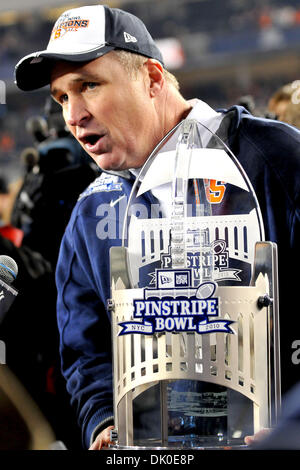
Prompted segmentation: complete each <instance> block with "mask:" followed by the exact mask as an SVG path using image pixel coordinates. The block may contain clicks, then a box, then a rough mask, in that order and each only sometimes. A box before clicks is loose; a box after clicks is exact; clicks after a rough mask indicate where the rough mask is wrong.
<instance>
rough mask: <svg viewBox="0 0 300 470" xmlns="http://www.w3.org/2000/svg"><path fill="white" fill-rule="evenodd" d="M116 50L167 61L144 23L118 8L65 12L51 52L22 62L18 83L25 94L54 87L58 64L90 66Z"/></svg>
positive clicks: (54, 33) (53, 36)
mask: <svg viewBox="0 0 300 470" xmlns="http://www.w3.org/2000/svg"><path fill="white" fill-rule="evenodd" d="M114 49H123V50H125V51H130V52H135V53H136V54H140V55H143V56H145V57H150V58H152V59H156V60H158V61H159V62H160V63H161V64H162V65H164V64H163V58H162V55H161V52H160V51H159V49H158V48H157V46H156V45H155V43H154V40H153V39H152V37H151V35H150V34H149V32H148V30H147V29H146V26H145V25H144V23H143V22H142V21H141V20H140V19H139V18H137V17H136V16H134V15H132V14H131V13H127V12H125V11H123V10H120V9H118V8H109V7H108V6H107V5H91V6H84V7H80V8H74V9H72V10H67V11H65V12H64V13H63V14H62V15H61V16H60V17H59V18H58V20H57V21H56V23H55V25H54V27H53V30H52V33H51V37H50V41H49V43H48V46H47V49H45V50H44V51H38V52H34V53H32V54H29V55H27V56H25V57H23V59H21V60H20V61H19V62H18V64H17V65H16V67H15V83H16V85H17V86H18V87H19V88H20V89H21V90H24V91H30V90H36V89H37V88H41V87H43V86H45V85H48V84H49V83H50V75H51V69H52V67H53V64H54V62H55V61H57V60H66V61H70V62H86V61H90V60H93V59H97V58H98V57H101V56H103V55H104V54H107V52H110V51H112V50H114Z"/></svg>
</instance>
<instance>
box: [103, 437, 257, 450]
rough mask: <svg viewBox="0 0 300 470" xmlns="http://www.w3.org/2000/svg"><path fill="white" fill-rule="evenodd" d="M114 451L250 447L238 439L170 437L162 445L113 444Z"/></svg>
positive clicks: (148, 441)
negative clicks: (233, 440) (228, 440)
mask: <svg viewBox="0 0 300 470" xmlns="http://www.w3.org/2000/svg"><path fill="white" fill-rule="evenodd" d="M109 448H110V449H114V450H157V451H159V450H182V451H186V450H242V449H247V448H248V446H247V445H246V444H245V443H244V442H243V440H241V439H236V440H235V442H232V441H231V442H227V440H226V439H224V440H222V442H221V441H220V440H219V439H218V438H217V437H215V438H213V437H211V438H209V439H207V437H205V438H201V437H198V436H189V437H187V436H171V437H170V436H169V439H168V443H167V444H162V442H161V441H160V440H156V439H143V440H141V441H137V442H135V444H133V445H131V446H130V445H120V444H117V443H116V444H112V445H110V446H109Z"/></svg>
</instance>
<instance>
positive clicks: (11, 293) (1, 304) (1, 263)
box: [0, 255, 18, 323]
mask: <svg viewBox="0 0 300 470" xmlns="http://www.w3.org/2000/svg"><path fill="white" fill-rule="evenodd" d="M17 275H18V265H17V263H16V262H15V260H14V259H12V258H11V257H10V256H6V255H1V256H0V323H1V322H2V320H3V319H4V316H5V314H6V313H7V311H8V310H9V308H10V306H11V305H12V303H13V301H14V300H15V298H16V297H17V295H18V291H17V290H16V289H14V288H13V287H12V286H11V284H12V283H13V281H14V280H15V279H16V277H17Z"/></svg>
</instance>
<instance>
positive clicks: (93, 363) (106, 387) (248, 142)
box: [56, 107, 300, 447]
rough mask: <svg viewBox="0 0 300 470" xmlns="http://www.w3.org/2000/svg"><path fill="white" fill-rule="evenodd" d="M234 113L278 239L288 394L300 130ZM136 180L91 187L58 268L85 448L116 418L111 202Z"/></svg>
mask: <svg viewBox="0 0 300 470" xmlns="http://www.w3.org/2000/svg"><path fill="white" fill-rule="evenodd" d="M226 116H227V118H228V119H227V121H226V122H227V132H226V134H227V143H228V145H229V147H230V148H231V150H232V151H233V153H234V154H235V156H236V157H237V158H238V160H239V161H240V163H241V165H242V166H243V168H244V170H245V171H246V173H247V175H248V177H249V179H250V181H251V183H252V185H253V188H254V190H255V192H256V195H257V197H258V201H259V204H260V207H261V211H262V216H263V221H264V226H265V239H266V240H269V241H273V242H276V243H277V244H278V253H279V277H280V279H279V281H280V302H281V307H280V308H281V312H280V315H281V317H280V321H281V325H280V326H281V354H282V383H283V391H285V389H288V388H290V386H291V385H293V384H294V383H296V382H297V380H298V378H299V376H300V374H299V372H298V370H299V367H300V365H297V364H294V363H293V362H292V359H291V357H292V354H293V352H294V351H293V349H292V347H293V346H292V344H293V342H294V341H295V340H297V339H299V340H300V328H299V327H300V311H299V310H300V308H299V305H297V302H296V301H294V300H293V289H295V287H296V280H293V279H292V280H291V279H290V276H291V275H292V274H293V270H295V272H297V266H296V262H298V263H299V256H298V252H297V250H298V249H299V246H298V247H297V246H296V244H297V240H299V238H298V237H299V233H300V232H299V221H300V211H299V195H300V178H299V175H300V132H299V131H298V130H297V129H295V128H293V127H291V126H288V125H286V124H283V123H281V122H277V121H271V120H268V119H260V118H255V117H253V116H252V115H250V114H249V113H247V112H246V111H245V109H244V108H241V107H233V108H231V109H229V110H228V111H226ZM132 184H133V179H126V178H123V177H122V176H120V177H119V176H112V175H108V174H105V173H103V174H102V175H101V176H100V177H99V178H98V179H97V180H96V181H95V182H94V183H92V184H91V185H90V187H89V188H88V189H87V190H86V191H85V192H84V193H83V194H82V195H81V197H80V199H79V201H78V202H77V204H76V206H75V208H74V210H73V214H72V216H71V219H70V222H69V224H68V227H67V229H66V232H65V235H64V238H63V241H62V245H61V249H60V255H59V260H58V265H57V274H56V279H57V289H58V327H59V332H60V353H61V361H62V372H63V374H64V376H65V378H66V381H67V389H68V391H69V393H70V395H71V402H72V404H73V406H74V407H76V410H77V415H78V422H79V425H80V426H81V429H82V436H83V443H84V446H85V447H89V445H90V443H91V436H92V435H93V431H94V430H95V428H97V430H98V431H99V429H102V428H104V427H106V426H107V425H109V424H112V422H113V395H112V364H111V363H112V357H111V332H110V316H109V312H108V311H107V310H106V302H107V299H108V298H109V297H110V274H109V248H110V247H111V246H112V245H120V234H119V230H120V226H119V222H118V220H119V213H118V211H119V210H120V209H121V202H122V200H121V199H120V202H119V203H116V204H115V205H114V206H113V207H111V206H110V203H111V201H116V200H117V199H118V198H121V196H123V195H126V196H127V197H128V196H129V194H130V191H131V188H132ZM124 199H125V198H124ZM105 204H106V206H105ZM108 220H109V224H108V225H107V226H106V227H105V226H104V222H105V224H106V223H107V221H108ZM105 229H107V230H110V231H111V233H110V237H108V238H106V239H101V238H99V236H100V234H101V233H103V230H105ZM114 230H115V233H114ZM114 235H115V238H112V237H113V236H114ZM297 256H298V261H297V259H296V258H297ZM298 304H299V302H298Z"/></svg>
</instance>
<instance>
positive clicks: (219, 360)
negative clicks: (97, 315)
mask: <svg viewBox="0 0 300 470" xmlns="http://www.w3.org/2000/svg"><path fill="white" fill-rule="evenodd" d="M276 253H277V252H276V246H275V245H274V244H272V243H269V242H265V241H264V230H263V224H262V219H261V214H260V209H259V205H258V202H257V198H256V196H255V194H254V191H253V189H252V187H251V184H250V183H249V181H248V178H247V176H246V175H245V173H244V171H243V169H242V168H241V167H240V165H239V163H238V161H237V160H236V159H235V157H234V155H233V154H232V153H231V152H230V150H229V149H228V148H227V147H226V145H225V144H224V143H223V141H222V140H221V139H220V137H218V135H217V134H213V133H211V132H210V131H209V130H208V129H207V128H205V126H202V125H201V124H199V123H198V122H196V121H194V120H188V119H187V120H185V121H183V122H182V123H181V124H180V125H179V126H177V128H176V129H174V132H172V133H171V135H170V136H168V139H166V141H165V142H163V143H162V144H161V145H160V146H158V148H157V149H156V150H155V151H154V152H153V154H151V155H150V157H149V159H148V160H147V162H146V163H145V165H144V167H143V168H142V170H141V172H140V174H139V177H138V178H137V180H136V183H135V185H134V187H133V189H132V193H131V196H130V199H129V201H128V206H127V212H126V216H125V221H124V232H123V246H121V247H113V248H111V252H110V257H111V299H110V301H109V308H110V310H111V314H112V341H113V367H114V414H115V427H116V433H117V444H116V447H117V448H132V447H137V448H222V447H228V446H232V447H236V446H243V445H244V437H245V436H246V435H250V434H253V433H255V432H257V431H258V430H259V429H261V428H263V427H270V426H271V425H272V424H273V422H274V420H275V419H276V414H277V411H278V408H279V406H280V385H279V384H280V370H279V360H278V359H279V340H278V337H279V322H278V295H277V290H278V287H277V255H276Z"/></svg>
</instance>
